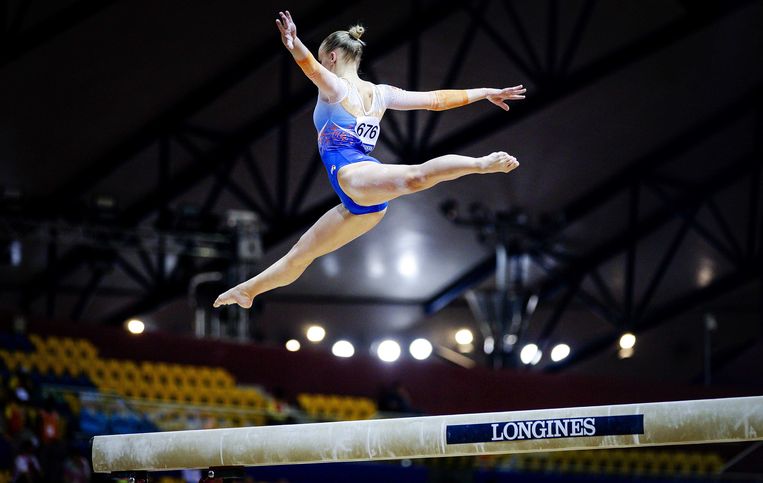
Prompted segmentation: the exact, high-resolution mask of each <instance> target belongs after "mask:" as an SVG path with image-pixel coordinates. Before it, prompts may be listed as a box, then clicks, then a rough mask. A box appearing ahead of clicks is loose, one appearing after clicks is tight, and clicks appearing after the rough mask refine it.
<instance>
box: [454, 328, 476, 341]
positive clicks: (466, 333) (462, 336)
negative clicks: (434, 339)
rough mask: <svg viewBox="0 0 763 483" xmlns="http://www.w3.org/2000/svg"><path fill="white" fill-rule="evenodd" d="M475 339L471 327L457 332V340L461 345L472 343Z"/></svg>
mask: <svg viewBox="0 0 763 483" xmlns="http://www.w3.org/2000/svg"><path fill="white" fill-rule="evenodd" d="M473 341H474V335H473V334H472V331H471V330H469V329H461V330H459V331H458V332H456V342H458V343H459V344H461V345H466V344H471V343H472V342H473Z"/></svg>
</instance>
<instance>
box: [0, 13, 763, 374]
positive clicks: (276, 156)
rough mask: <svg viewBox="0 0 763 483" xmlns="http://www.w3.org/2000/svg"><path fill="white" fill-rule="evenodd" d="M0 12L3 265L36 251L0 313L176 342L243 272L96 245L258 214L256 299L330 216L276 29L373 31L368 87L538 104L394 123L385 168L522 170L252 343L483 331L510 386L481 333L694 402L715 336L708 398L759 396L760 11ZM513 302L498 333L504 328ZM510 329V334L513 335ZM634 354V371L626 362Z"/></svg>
mask: <svg viewBox="0 0 763 483" xmlns="http://www.w3.org/2000/svg"><path fill="white" fill-rule="evenodd" d="M6 5H7V9H6V10H7V11H6V15H5V17H4V20H5V22H4V23H5V30H4V32H3V36H4V40H5V41H4V42H3V45H4V46H5V47H4V48H3V49H2V50H0V92H3V95H2V96H0V159H2V164H1V165H0V180H2V181H1V182H0V186H1V187H2V188H3V190H4V191H3V192H4V198H3V203H4V205H3V206H4V211H3V213H4V214H3V225H2V226H0V228H1V229H0V240H3V241H4V243H5V244H4V249H5V250H6V252H8V251H9V250H10V248H8V247H10V246H11V244H12V242H13V240H16V239H18V240H21V241H22V243H21V246H22V252H23V257H22V260H21V261H20V262H19V263H15V264H14V263H12V261H11V260H10V257H8V258H9V259H8V260H6V263H5V264H4V265H3V266H0V290H1V292H0V307H3V308H6V309H9V310H13V311H19V312H21V313H26V314H28V315H35V316H46V317H51V318H55V319H61V320H68V319H76V320H84V321H92V322H94V323H121V322H122V321H124V320H125V319H126V318H127V317H130V316H141V317H143V318H144V319H145V320H146V321H147V322H148V323H149V324H150V326H152V327H154V328H156V329H163V330H171V331H178V332H189V331H191V330H192V321H193V319H194V310H193V307H192V304H190V303H189V297H188V295H187V291H188V286H189V282H190V280H191V278H192V277H193V275H194V274H196V273H199V272H210V271H211V272H214V271H226V270H228V269H230V268H231V263H230V260H220V259H212V260H205V259H201V258H200V259H191V260H189V259H187V258H184V257H182V256H181V257H174V256H166V253H165V254H164V255H163V254H162V250H161V248H159V249H149V248H146V247H143V248H142V249H138V250H136V249H128V248H125V249H121V250H120V249H117V250H114V249H109V248H106V245H107V243H105V242H104V243H102V244H101V245H100V246H99V243H98V242H97V239H96V243H93V237H92V236H91V235H87V234H86V235H82V230H83V229H82V227H83V226H92V225H93V224H101V225H107V226H109V227H111V228H112V229H114V230H117V231H119V230H121V232H133V231H134V232H137V231H136V227H141V229H146V230H148V232H149V233H150V232H152V230H154V231H153V233H155V232H156V230H159V231H160V232H166V231H167V230H169V229H175V228H177V227H178V226H180V222H178V221H177V220H178V216H179V215H178V213H180V212H182V211H183V210H191V211H193V212H194V213H195V212H199V211H200V212H201V215H204V216H209V217H214V216H215V215H218V216H219V217H221V218H224V217H225V214H226V212H227V211H228V210H231V209H237V210H249V211H255V212H256V213H258V215H259V216H260V219H261V220H262V231H263V237H264V244H265V253H264V256H263V258H262V259H261V260H259V261H258V262H257V263H256V264H254V265H253V266H252V267H250V268H251V270H252V271H253V273H256V272H257V271H259V270H262V269H263V268H265V267H266V266H268V265H269V264H270V263H272V262H273V261H275V260H276V259H278V258H279V257H281V256H282V255H283V254H284V253H285V252H286V251H287V250H288V248H289V247H290V246H291V245H292V244H293V243H294V242H295V241H296V239H297V238H298V237H299V236H300V234H301V233H302V232H303V231H304V230H305V229H306V228H307V227H308V226H309V225H310V224H311V223H312V222H313V221H314V220H316V219H317V218H318V216H319V215H320V214H322V213H323V212H324V211H326V210H327V209H329V208H330V207H331V206H333V205H335V204H336V203H337V199H336V197H335V196H334V195H333V192H332V191H331V189H330V186H329V184H328V183H327V182H326V179H325V175H324V174H323V171H322V165H320V162H319V161H318V160H317V158H316V157H315V156H316V153H315V151H316V150H315V145H314V139H315V137H314V136H315V132H314V128H313V126H312V123H311V116H312V108H313V105H314V102H315V91H314V88H313V87H312V86H311V85H310V84H309V82H308V81H307V80H306V79H305V78H304V77H303V76H302V74H301V72H300V71H299V69H298V68H297V67H296V66H295V65H294V64H293V62H292V61H291V59H290V57H289V56H288V54H287V52H286V51H285V49H283V47H282V45H281V44H280V41H279V38H278V32H277V30H276V28H275V26H274V24H273V23H274V22H273V20H274V19H275V14H276V12H277V11H278V10H279V9H283V8H289V9H290V10H291V12H292V14H293V16H294V18H295V20H296V22H297V25H298V27H299V31H298V33H299V35H300V37H302V38H303V39H304V40H305V43H306V44H307V45H308V47H310V48H311V49H313V51H315V50H316V49H317V46H318V44H319V43H320V40H321V39H322V38H323V37H324V36H325V35H326V34H328V33H330V32H331V31H333V30H336V29H340V28H346V27H347V26H348V25H349V24H350V23H354V22H356V21H362V22H363V23H364V24H365V25H366V27H367V33H366V36H365V37H364V39H365V40H366V41H367V44H368V46H367V50H366V54H365V60H364V64H363V65H362V71H363V72H364V76H365V77H366V78H368V79H370V80H373V81H376V82H383V83H389V84H393V85H397V86H400V87H402V88H406V89H411V90H413V89H416V90H432V89H438V88H442V87H482V86H491V87H504V86H510V85H515V84H519V83H521V84H524V85H525V86H526V87H527V89H528V92H527V99H526V100H525V101H522V102H521V103H516V104H514V105H512V109H511V111H510V112H508V113H504V112H503V111H500V110H499V109H497V108H495V107H494V106H492V105H490V104H488V103H486V102H482V103H479V104H476V105H472V106H468V107H466V108H463V109H459V110H458V111H449V112H443V113H429V112H423V113H422V112H419V113H415V114H411V113H392V114H388V115H387V116H386V117H385V122H384V124H383V128H384V138H383V142H382V143H381V144H380V146H379V147H378V148H377V150H376V151H375V152H374V155H375V156H377V157H378V158H379V159H380V160H382V161H383V162H387V163H409V164H412V163H418V162H422V161H425V160H426V159H429V158H431V157H433V156H436V155H438V154H442V153H446V152H456V153H461V154H467V155H477V154H483V153H489V152H491V151H496V150H505V151H508V152H510V153H511V154H513V155H515V156H516V157H517V158H518V159H519V161H520V163H521V167H520V168H519V169H518V170H517V171H515V172H513V173H511V174H509V175H490V176H470V177H465V178H461V179H459V180H457V181H453V182H448V183H444V184H441V185H438V186H437V187H435V188H433V189H431V190H429V191H426V192H422V193H419V194H415V195H411V196H408V197H405V198H400V199H397V200H395V201H394V202H393V203H391V205H390V208H389V210H388V214H387V215H386V217H385V219H384V220H383V221H382V223H381V224H380V225H379V226H378V227H376V228H375V229H374V230H373V231H372V232H370V233H369V234H367V235H365V236H363V237H362V238H361V239H358V240H356V241H354V242H353V243H351V244H350V245H348V246H346V247H344V248H342V249H340V250H339V251H337V252H335V253H332V254H330V255H327V256H325V257H323V258H321V259H319V260H317V261H316V262H315V264H314V265H313V266H311V267H310V268H309V269H308V270H307V271H306V272H305V274H304V275H303V277H302V278H300V279H299V280H298V281H297V282H296V283H294V284H293V285H291V286H288V287H284V288H282V289H278V290H276V291H273V292H271V293H268V294H265V295H263V296H262V297H261V298H260V302H261V304H260V305H259V306H258V307H257V309H256V310H255V311H253V312H252V313H251V314H250V315H251V323H252V324H253V329H252V332H253V333H255V334H256V336H257V337H259V338H263V339H264V340H265V341H266V342H268V343H280V342H281V341H282V340H284V339H285V338H286V337H291V336H301V333H302V330H303V328H304V327H305V326H306V325H307V324H309V323H311V322H320V323H323V324H324V325H325V326H326V327H327V330H328V333H329V335H328V338H329V339H331V340H335V339H337V338H348V339H350V340H352V341H354V342H356V346H357V347H358V348H359V350H366V348H367V347H369V346H370V345H371V344H372V343H373V342H374V341H376V340H378V339H380V338H382V337H394V338H397V339H398V340H400V341H401V342H404V341H408V340H411V339H412V338H414V337H416V336H419V335H422V336H426V337H429V338H430V339H432V340H433V341H435V342H436V345H439V346H442V347H446V348H451V349H455V343H454V342H453V333H454V331H455V330H456V329H458V328H461V327H468V328H471V329H472V330H473V331H474V332H475V333H476V334H477V340H476V341H475V351H474V352H471V353H467V355H468V356H469V357H471V358H474V359H475V360H477V361H478V362H479V363H494V364H499V363H498V362H495V360H493V362H491V361H490V357H489V356H486V355H484V354H482V353H481V348H482V344H483V339H484V337H486V336H487V335H488V334H490V330H491V328H490V327H491V324H492V330H493V332H494V334H493V335H495V336H496V337H498V336H499V335H501V333H503V332H506V331H509V332H512V333H514V334H515V335H517V337H518V344H523V343H525V342H531V341H534V342H539V343H540V345H541V347H542V348H544V349H545V351H544V352H545V353H546V354H547V352H548V349H550V347H551V346H552V345H553V344H555V343H556V342H566V343H567V344H569V345H570V346H571V348H572V353H571V356H570V357H569V358H567V359H566V360H564V361H562V362H560V363H557V364H554V363H551V362H550V361H549V360H548V358H547V357H544V358H543V359H542V361H541V363H539V364H538V365H537V366H535V367H532V368H525V369H524V370H535V371H541V370H546V371H578V372H585V373H592V374H605V375H609V374H611V375H619V376H630V377H640V378H645V379H653V378H663V379H664V378H669V379H671V380H675V381H681V382H698V381H701V380H703V377H704V375H703V367H704V366H703V363H704V359H703V357H704V354H705V352H704V350H705V349H704V347H705V346H704V343H705V341H704V337H705V329H704V327H705V326H704V324H705V322H704V321H705V315H706V314H708V313H711V314H713V316H714V317H715V319H716V320H717V323H718V328H717V330H715V331H714V332H713V333H712V334H711V353H712V355H713V359H712V361H711V362H712V367H713V378H714V380H715V381H717V382H723V383H729V384H755V385H763V379H761V372H760V371H759V370H758V368H759V367H760V363H761V360H763V344H761V332H762V330H763V315H762V312H763V311H762V309H761V295H762V289H761V273H762V272H761V266H763V264H761V239H763V224H762V223H761V213H763V206H761V201H760V178H761V164H763V159H762V158H761V150H760V147H761V146H760V139H763V136H761V107H762V106H763V104H762V103H761V99H762V98H761V92H762V91H761V82H762V81H763V64H762V63H761V59H762V58H763V55H762V54H763V2H760V1H753V0H748V1H717V2H688V1H662V0H654V1H642V0H639V1H635V0H634V1H620V2H613V1H604V0H598V1H594V0H570V1H564V2H560V1H558V0H542V1H499V0H475V1H463V2H442V1H424V0H417V1H413V2H403V1H392V2H386V3H384V6H383V7H380V4H379V3H378V2H370V1H360V2H350V3H347V4H346V5H343V9H339V8H338V6H337V4H330V3H326V2H320V1H304V2H295V4H294V5H284V4H280V3H276V2H271V1H260V2H251V1H247V2H244V1H238V0H236V1H232V0H231V1H226V2H203V1H188V0H185V1H182V2H181V1H169V0H168V1H162V2H149V1H131V2H125V1H101V2H93V1H88V0H72V1H69V2H56V3H55V4H53V3H52V2H39V1H31V2H26V1H10V2H6ZM17 193H20V198H19V199H17V197H16V194H17ZM97 196H107V197H110V198H113V199H114V200H116V203H117V207H116V208H115V209H114V210H112V212H111V213H110V214H109V215H108V216H107V219H105V220H104V219H101V220H100V221H97V222H94V221H92V218H91V215H90V214H89V211H88V208H86V206H87V203H88V202H91V201H92V200H93V199H94V197H97ZM447 200H454V201H456V202H457V204H458V207H459V211H458V215H457V216H456V217H455V219H453V217H451V219H448V218H446V216H444V214H443V209H442V204H443V203H444V202H445V201H447ZM9 207H10V208H9ZM104 216H106V215H104ZM56 227H58V228H57V230H58V231H57V232H56V233H57V235H56V236H58V238H57V241H56V242H51V239H52V238H51V236H52V235H51V233H52V232H51V230H53V229H54V228H56ZM67 230H68V231H67ZM199 230H201V229H199ZM197 231H198V230H197ZM63 232H66V233H69V235H70V236H69V239H68V240H65V238H66V237H65V236H62V235H61V233H63ZM214 233H215V229H214V227H213V229H212V230H210V234H214ZM480 233H481V235H480ZM497 246H504V247H506V249H507V253H508V258H507V259H508V260H509V265H508V269H511V270H510V271H511V273H509V274H508V279H509V281H508V282H507V283H506V284H502V282H501V279H502V278H503V277H498V279H497V278H496V266H498V268H499V270H500V267H502V265H501V263H500V256H498V257H497V256H496V253H497V252H496V247H497ZM497 258H498V259H499V261H498V262H496V260H497ZM403 265H405V266H403ZM163 268H164V269H165V270H163ZM502 286H503V287H504V288H506V290H503V291H500V290H497V288H500V287H502ZM501 293H506V294H508V295H506V296H505V301H504V303H505V304H506V310H504V311H503V312H502V313H503V316H502V318H501V316H500V312H499V313H498V314H496V308H495V305H496V304H493V303H491V300H492V301H494V300H499V301H500V299H501V297H502V295H501ZM530 299H533V300H536V299H537V300H538V303H537V309H536V310H534V312H533V311H532V310H528V308H527V306H528V301H529V300H530ZM530 305H533V304H530ZM512 310H514V312H515V313H516V315H517V317H518V319H517V324H515V325H514V326H513V328H512V327H510V326H511V324H508V326H507V327H503V328H501V327H500V320H504V321H506V320H508V318H510V315H511V311H512ZM480 311H482V312H483V313H481V314H480ZM531 312H533V313H531ZM229 315H231V316H232V317H234V316H235V314H229ZM496 318H498V320H495V319H496ZM520 319H521V320H520ZM626 330H631V331H634V332H636V333H637V334H639V336H640V337H639V342H638V345H637V350H636V352H635V354H634V356H633V357H632V358H630V359H626V360H618V358H617V356H616V349H615V343H616V340H617V337H619V335H620V334H621V333H622V332H624V331H626ZM642 336H643V337H642ZM516 347H519V345H517V346H516ZM507 349H508V347H507ZM494 359H495V358H494ZM515 364H516V358H515V355H512V354H508V355H507V356H506V359H505V360H504V361H503V365H509V366H512V365H515ZM499 365H500V364H499ZM665 367H670V368H671V370H670V371H665Z"/></svg>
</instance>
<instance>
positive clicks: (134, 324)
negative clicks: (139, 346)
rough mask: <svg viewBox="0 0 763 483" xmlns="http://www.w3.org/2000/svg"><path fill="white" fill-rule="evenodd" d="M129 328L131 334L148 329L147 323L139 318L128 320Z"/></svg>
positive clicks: (140, 332)
mask: <svg viewBox="0 0 763 483" xmlns="http://www.w3.org/2000/svg"><path fill="white" fill-rule="evenodd" d="M127 330H128V332H130V333H131V334H135V335H138V334H142V333H143V331H144V330H146V324H144V323H143V321H140V320H138V319H130V320H128V321H127Z"/></svg>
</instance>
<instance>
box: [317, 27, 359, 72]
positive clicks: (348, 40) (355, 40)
mask: <svg viewBox="0 0 763 483" xmlns="http://www.w3.org/2000/svg"><path fill="white" fill-rule="evenodd" d="M365 31H366V29H365V28H364V27H363V26H362V25H353V26H352V27H350V28H349V29H348V30H337V31H336V32H334V33H332V34H330V35H329V36H328V37H326V38H325V39H323V42H321V46H320V49H321V50H323V51H324V52H326V53H328V52H332V51H334V50H336V49H340V50H341V51H342V54H343V56H344V59H345V60H346V61H348V62H355V63H359V62H360V58H361V57H362V56H363V47H365V45H366V43H365V42H363V41H362V40H360V37H361V36H362V35H363V32H365Z"/></svg>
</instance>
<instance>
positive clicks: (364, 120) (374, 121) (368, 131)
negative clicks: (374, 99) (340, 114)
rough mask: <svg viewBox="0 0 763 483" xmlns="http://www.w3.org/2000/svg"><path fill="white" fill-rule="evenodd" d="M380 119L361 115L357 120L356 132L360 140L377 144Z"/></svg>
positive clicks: (367, 143) (370, 144) (373, 144)
mask: <svg viewBox="0 0 763 483" xmlns="http://www.w3.org/2000/svg"><path fill="white" fill-rule="evenodd" d="M379 121H381V119H379V118H378V117H372V116H359V117H358V118H357V121H356V122H355V134H356V135H357V136H358V138H360V141H361V142H362V143H363V144H365V145H367V146H371V147H374V146H376V140H377V139H379Z"/></svg>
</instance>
